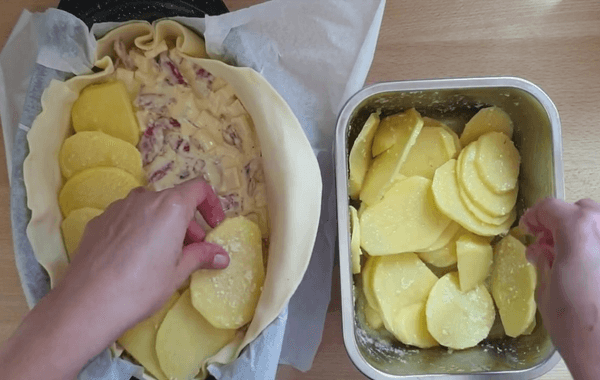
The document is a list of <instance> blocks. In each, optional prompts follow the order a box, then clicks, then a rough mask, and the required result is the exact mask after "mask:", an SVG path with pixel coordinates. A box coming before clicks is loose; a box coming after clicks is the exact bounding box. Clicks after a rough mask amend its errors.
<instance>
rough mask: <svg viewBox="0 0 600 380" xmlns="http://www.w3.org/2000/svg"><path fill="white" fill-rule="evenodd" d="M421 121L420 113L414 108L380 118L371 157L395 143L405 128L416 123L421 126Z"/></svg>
mask: <svg viewBox="0 0 600 380" xmlns="http://www.w3.org/2000/svg"><path fill="white" fill-rule="evenodd" d="M422 121H423V119H422V118H421V115H420V114H419V112H417V110H415V109H414V108H411V109H409V110H408V111H406V112H402V113H399V114H396V115H391V116H388V117H386V118H384V119H383V120H381V123H380V125H379V128H378V129H377V133H376V134H375V137H374V138H373V147H372V153H373V157H376V156H379V155H380V154H381V153H383V152H384V151H386V150H388V149H389V148H391V147H392V146H393V145H394V144H396V142H397V141H398V139H399V138H401V136H403V135H404V130H405V129H407V128H412V126H414V125H417V124H421V126H422Z"/></svg>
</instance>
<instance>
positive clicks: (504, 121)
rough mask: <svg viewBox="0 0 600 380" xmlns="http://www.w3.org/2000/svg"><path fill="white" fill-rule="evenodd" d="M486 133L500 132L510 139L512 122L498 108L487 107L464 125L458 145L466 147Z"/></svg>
mask: <svg viewBox="0 0 600 380" xmlns="http://www.w3.org/2000/svg"><path fill="white" fill-rule="evenodd" d="M488 132H502V133H504V134H505V135H507V136H508V137H509V138H510V139H512V135H513V122H512V120H510V116H508V114H507V113H506V112H504V111H503V110H502V109H501V108H499V107H488V108H483V109H481V110H479V112H477V113H476V114H475V116H473V117H472V118H471V120H469V122H468V123H467V124H466V125H465V129H464V130H463V132H462V134H461V135H460V143H461V144H462V146H465V147H466V146H467V145H469V144H470V143H471V142H473V141H475V140H477V139H478V138H479V136H481V135H485V134H486V133H488Z"/></svg>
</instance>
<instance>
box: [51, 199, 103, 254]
mask: <svg viewBox="0 0 600 380" xmlns="http://www.w3.org/2000/svg"><path fill="white" fill-rule="evenodd" d="M100 214H102V210H100V209H97V208H92V207H84V208H79V209H77V210H74V211H73V212H71V213H70V214H69V216H67V217H66V218H65V219H64V220H63V221H62V223H61V226H60V227H61V230H62V234H63V239H64V241H65V248H66V249H67V254H68V255H69V259H71V260H72V259H73V254H74V253H75V251H76V250H77V247H79V242H80V241H81V238H82V237H83V232H84V231H85V226H86V225H87V224H88V222H89V221H90V220H92V219H94V218H95V217H97V216H98V215H100Z"/></svg>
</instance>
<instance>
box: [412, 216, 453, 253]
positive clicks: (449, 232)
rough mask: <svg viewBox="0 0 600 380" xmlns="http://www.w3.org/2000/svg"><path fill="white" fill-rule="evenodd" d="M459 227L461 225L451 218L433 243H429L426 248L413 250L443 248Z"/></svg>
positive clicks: (429, 250) (431, 250)
mask: <svg viewBox="0 0 600 380" xmlns="http://www.w3.org/2000/svg"><path fill="white" fill-rule="evenodd" d="M461 229H462V227H461V226H460V224H458V223H456V222H455V221H453V220H452V221H450V224H448V227H446V229H445V230H444V232H442V234H441V235H440V237H439V238H438V239H437V240H436V241H435V242H434V243H433V244H431V245H430V246H429V247H427V248H423V249H419V250H415V252H433V251H437V250H438V249H441V248H444V247H445V246H446V245H448V243H450V240H452V238H453V237H455V236H456V234H457V233H458V232H459V231H460V230H461Z"/></svg>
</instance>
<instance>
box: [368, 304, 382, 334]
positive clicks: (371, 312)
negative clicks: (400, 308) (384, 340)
mask: <svg viewBox="0 0 600 380" xmlns="http://www.w3.org/2000/svg"><path fill="white" fill-rule="evenodd" d="M364 312H365V321H367V324H368V325H369V326H370V327H371V328H372V329H373V330H377V329H379V328H381V326H383V319H381V315H379V312H378V311H377V310H375V309H373V308H372V307H371V306H369V304H366V305H365V309H364Z"/></svg>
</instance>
